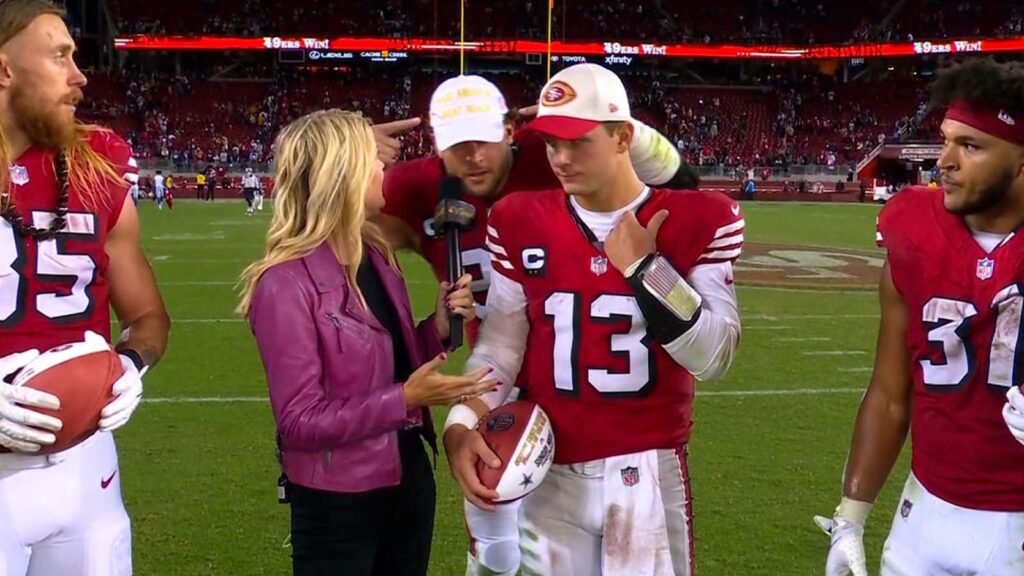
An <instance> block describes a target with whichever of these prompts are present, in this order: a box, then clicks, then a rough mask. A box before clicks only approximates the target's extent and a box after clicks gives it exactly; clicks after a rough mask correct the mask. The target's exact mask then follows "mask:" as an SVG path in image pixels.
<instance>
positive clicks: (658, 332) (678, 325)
mask: <svg viewBox="0 0 1024 576" xmlns="http://www.w3.org/2000/svg"><path fill="white" fill-rule="evenodd" d="M657 258H658V255H657V254H649V255H648V256H646V257H645V258H644V259H643V260H642V261H641V262H640V265H639V266H637V268H636V270H635V271H634V272H633V274H632V275H631V276H629V277H628V278H626V282H627V283H629V287H630V288H632V289H633V294H634V295H635V296H636V303H637V305H638V306H639V307H640V312H641V313H642V314H643V315H644V319H645V320H647V333H648V334H650V335H651V336H653V337H654V339H655V340H656V341H657V342H658V343H660V344H668V343H670V342H674V341H675V340H676V339H678V338H679V337H680V336H682V335H683V334H685V333H686V332H687V331H688V330H689V329H690V328H693V326H694V324H696V323H697V320H698V319H699V318H700V313H701V307H700V306H698V307H697V309H696V310H695V311H694V314H693V316H692V317H691V318H690V319H689V320H683V319H682V318H680V317H679V316H678V315H676V313H675V312H673V311H672V310H670V309H669V308H668V307H667V306H666V305H665V304H662V303H661V301H659V300H658V299H657V298H656V297H655V296H654V294H651V292H650V291H649V290H648V289H647V287H646V286H644V273H645V272H646V271H647V270H648V269H649V268H650V267H651V264H653V263H654V261H655V259H657Z"/></svg>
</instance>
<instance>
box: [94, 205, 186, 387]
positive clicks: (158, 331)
mask: <svg viewBox="0 0 1024 576" xmlns="http://www.w3.org/2000/svg"><path fill="white" fill-rule="evenodd" d="M104 250H105V251H106V253H107V256H108V257H109V260H110V264H109V267H108V269H107V281H108V283H109V286H110V304H111V306H113V308H114V312H115V313H116V314H117V319H118V321H119V322H120V329H121V336H120V338H119V339H118V342H117V346H116V347H117V350H118V351H119V352H122V353H125V354H127V355H128V356H132V354H134V355H137V356H138V359H139V360H141V361H142V363H143V364H144V365H146V366H150V367H151V366H154V365H155V364H156V363H157V362H159V361H160V357H161V356H163V354H164V350H165V349H166V348H167V337H168V334H169V333H170V331H171V318H170V316H168V314H167V308H166V307H165V306H164V300H163V297H162V296H161V295H160V288H159V287H158V286H157V283H156V277H155V276H154V274H153V269H152V268H151V267H150V265H149V261H148V260H147V259H146V255H145V254H144V253H143V251H142V243H141V240H140V234H139V216H138V213H137V212H136V211H135V203H134V202H133V201H132V198H131V195H127V194H126V195H125V199H124V205H123V206H122V207H121V213H120V216H118V218H117V223H116V224H115V225H114V227H113V229H111V231H110V234H109V235H108V236H107V242H106V245H105V246H104ZM133 360H135V361H136V363H137V362H138V360H136V359H135V358H133Z"/></svg>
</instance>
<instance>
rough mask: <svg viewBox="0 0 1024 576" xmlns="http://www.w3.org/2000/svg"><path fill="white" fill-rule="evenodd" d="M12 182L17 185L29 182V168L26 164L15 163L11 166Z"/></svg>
mask: <svg viewBox="0 0 1024 576" xmlns="http://www.w3.org/2000/svg"><path fill="white" fill-rule="evenodd" d="M10 173H11V182H12V183H14V184H15V185H16V186H24V185H25V184H28V168H25V167H24V166H18V165H17V164H15V165H14V166H11V171H10Z"/></svg>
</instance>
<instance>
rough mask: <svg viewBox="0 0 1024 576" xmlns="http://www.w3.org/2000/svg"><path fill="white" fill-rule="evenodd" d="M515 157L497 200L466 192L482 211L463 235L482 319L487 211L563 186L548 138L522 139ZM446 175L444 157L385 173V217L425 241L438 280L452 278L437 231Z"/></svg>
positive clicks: (487, 274) (473, 330)
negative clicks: (509, 199)
mask: <svg viewBox="0 0 1024 576" xmlns="http://www.w3.org/2000/svg"><path fill="white" fill-rule="evenodd" d="M516 148H517V149H516V151H515V159H514V160H513V162H512V168H511V172H509V175H508V180H507V181H506V182H505V186H504V187H503V188H502V189H501V191H500V192H499V194H498V196H497V197H496V198H480V197H477V196H473V195H472V194H466V195H465V196H464V197H463V200H465V201H466V202H468V203H470V204H472V205H473V207H474V208H476V222H475V225H474V227H473V229H472V230H470V231H467V232H463V233H462V235H461V237H460V242H461V243H462V265H463V268H465V270H466V272H467V273H469V274H472V275H473V285H472V289H473V293H474V296H475V297H476V301H477V315H478V316H479V317H480V318H481V319H482V318H484V317H485V316H486V315H487V309H486V307H484V306H483V305H484V304H485V303H486V301H487V288H488V287H489V286H490V285H491V258H490V255H489V254H488V253H487V248H486V247H485V245H484V242H485V240H486V239H487V213H488V212H489V211H490V209H491V205H492V204H494V202H496V201H497V200H498V198H501V197H503V196H505V195H507V194H509V193H511V192H520V191H534V190H550V189H551V188H554V187H556V186H559V185H560V184H559V182H558V179H557V178H555V175H554V173H553V172H552V171H551V165H550V164H549V163H548V157H547V151H546V150H545V145H544V140H543V139H541V138H540V136H538V135H536V134H534V133H530V132H526V133H523V134H522V135H517V136H516ZM443 177H444V164H443V163H442V162H441V158H440V157H439V156H431V157H429V158H423V159H420V160H414V161H411V162H402V163H400V164H397V165H395V166H394V167H393V168H391V169H390V170H388V171H387V172H385V173H384V199H385V203H384V213H386V214H390V215H392V216H396V217H398V218H400V219H402V221H404V222H405V223H406V224H407V225H408V226H409V227H410V228H411V229H412V230H413V231H415V233H416V236H417V238H418V239H419V244H420V250H421V251H422V253H423V256H424V257H425V258H426V259H427V262H428V263H429V264H430V267H431V268H432V269H433V270H434V275H435V276H436V277H437V279H438V281H441V280H446V279H447V278H448V258H447V256H446V253H445V241H444V237H443V236H439V235H438V234H437V231H436V230H435V229H434V209H435V208H437V203H438V201H440V199H441V198H440V195H439V190H440V186H441V179H442V178H443ZM466 328H467V332H468V333H469V336H470V342H475V341H476V335H477V333H478V331H479V322H474V323H472V324H470V325H469V326H467V327H466Z"/></svg>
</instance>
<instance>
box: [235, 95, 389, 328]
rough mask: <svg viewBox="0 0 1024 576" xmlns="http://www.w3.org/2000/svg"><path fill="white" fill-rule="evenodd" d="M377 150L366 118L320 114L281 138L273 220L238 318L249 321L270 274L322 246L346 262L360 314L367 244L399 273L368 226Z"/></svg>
mask: <svg viewBox="0 0 1024 576" xmlns="http://www.w3.org/2000/svg"><path fill="white" fill-rule="evenodd" d="M376 150H377V147H376V144H375V143H374V140H373V132H372V131H371V129H370V124H369V122H367V120H366V119H365V118H363V117H362V115H360V114H358V113H354V112H346V111H343V110H337V109H332V110H320V111H318V112H313V113H312V114H308V115H306V116H303V117H302V118H299V119H298V120H295V121H294V122H292V123H291V124H289V125H288V126H286V127H285V128H284V129H283V130H281V133H280V134H279V135H278V137H277V141H276V142H275V144H274V153H275V156H276V159H277V160H276V161H277V169H276V172H275V175H274V197H275V199H274V216H273V219H272V220H271V222H270V230H269V231H268V232H267V242H266V248H265V251H264V254H263V258H261V259H259V260H257V261H256V262H253V263H252V264H250V265H249V266H248V267H247V268H246V269H245V271H243V272H242V278H241V282H240V284H241V292H242V294H241V298H240V301H239V304H238V308H237V309H236V311H237V312H238V313H240V314H247V313H248V312H249V307H250V306H251V305H252V298H253V292H254V291H255V289H256V284H257V282H259V279H260V277H261V276H262V275H263V273H264V272H266V271H267V269H268V268H270V267H271V266H274V265H276V264H280V263H282V262H287V261H289V260H294V259H296V258H302V257H303V256H306V255H308V254H310V253H311V252H313V250H315V249H316V248H317V247H318V246H320V245H321V244H323V243H324V242H330V243H331V246H332V248H333V249H334V251H335V254H336V255H338V256H339V257H341V255H342V254H341V253H340V252H341V251H343V252H344V256H345V257H346V259H347V263H346V264H345V275H346V277H347V278H348V283H349V286H350V289H351V290H353V291H354V292H355V294H356V296H357V297H358V298H359V302H360V304H361V305H362V306H363V309H364V310H365V309H366V301H365V300H364V299H363V294H362V292H360V290H359V287H358V285H357V284H356V271H357V270H358V268H359V263H360V262H361V261H362V258H363V242H364V241H365V242H367V243H369V244H370V245H372V246H373V247H374V248H376V249H377V250H378V251H380V252H381V253H382V254H384V256H385V257H386V258H387V261H388V263H389V264H390V265H391V266H393V267H396V268H397V266H398V264H397V262H396V260H395V255H394V251H393V250H392V249H391V247H390V246H389V245H388V243H387V241H386V240H385V239H384V235H383V233H381V231H380V229H379V228H377V227H376V226H375V225H373V224H372V223H370V222H367V220H366V208H365V206H364V199H365V196H366V191H367V190H368V189H369V187H370V183H371V181H372V179H373V174H374V170H375V169H376V161H377V160H376V155H377V152H376Z"/></svg>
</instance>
